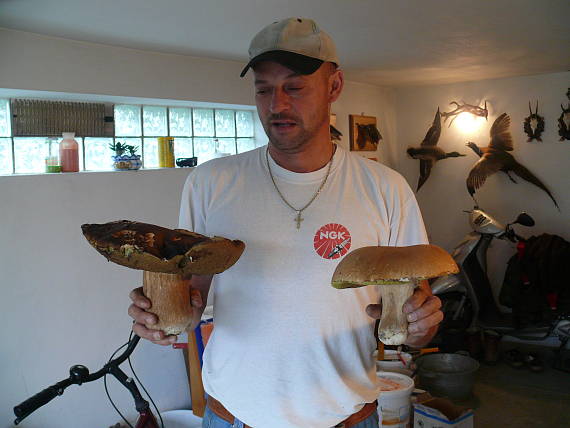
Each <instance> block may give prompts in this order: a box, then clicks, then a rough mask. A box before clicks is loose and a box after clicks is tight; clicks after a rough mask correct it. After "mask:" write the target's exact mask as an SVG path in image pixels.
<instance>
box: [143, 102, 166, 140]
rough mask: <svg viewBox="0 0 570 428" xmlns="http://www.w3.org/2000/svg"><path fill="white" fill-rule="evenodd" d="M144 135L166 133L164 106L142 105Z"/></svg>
mask: <svg viewBox="0 0 570 428" xmlns="http://www.w3.org/2000/svg"><path fill="white" fill-rule="evenodd" d="M143 129H144V135H158V136H162V135H168V127H167V126H166V107H151V106H144V107H143Z"/></svg>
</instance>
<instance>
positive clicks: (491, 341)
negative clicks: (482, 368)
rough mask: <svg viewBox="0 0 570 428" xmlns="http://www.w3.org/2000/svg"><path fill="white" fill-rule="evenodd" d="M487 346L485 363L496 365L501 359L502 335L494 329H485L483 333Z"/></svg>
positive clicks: (485, 346)
mask: <svg viewBox="0 0 570 428" xmlns="http://www.w3.org/2000/svg"><path fill="white" fill-rule="evenodd" d="M483 337H484V342H483V346H484V348H485V352H484V356H483V363H485V364H488V365H490V366H494V365H495V364H497V362H498V361H499V344H500V343H501V335H500V334H499V333H497V332H496V331H493V330H485V333H484V334H483Z"/></svg>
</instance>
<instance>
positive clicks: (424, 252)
mask: <svg viewBox="0 0 570 428" xmlns="http://www.w3.org/2000/svg"><path fill="white" fill-rule="evenodd" d="M458 271H459V269H458V267H457V265H456V264H455V261H454V260H453V258H452V257H451V256H450V255H449V254H448V253H447V252H446V251H445V250H443V249H442V248H440V247H438V246H435V245H411V246H408V247H382V246H378V247H362V248H358V249H356V250H354V251H352V252H350V253H349V254H347V255H346V257H345V258H344V259H343V260H341V262H340V263H339V264H338V265H337V267H336V270H335V272H334V274H333V277H332V281H331V284H332V286H333V287H335V288H355V287H363V286H366V285H376V286H378V287H380V298H381V302H382V317H381V319H380V324H379V326H378V339H380V341H381V342H382V343H384V344H386V345H401V344H402V343H404V342H405V341H406V338H407V336H408V321H407V319H406V316H405V314H404V313H403V310H402V309H403V306H404V303H405V302H406V300H407V299H408V298H409V297H410V296H411V295H412V294H413V292H414V288H415V287H416V286H417V285H418V282H419V281H421V280H424V279H429V278H435V277H438V276H442V275H448V274H451V273H457V272H458Z"/></svg>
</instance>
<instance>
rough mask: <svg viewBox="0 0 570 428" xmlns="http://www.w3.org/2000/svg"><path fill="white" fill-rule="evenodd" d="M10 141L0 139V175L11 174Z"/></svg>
mask: <svg viewBox="0 0 570 428" xmlns="http://www.w3.org/2000/svg"><path fill="white" fill-rule="evenodd" d="M13 165H14V162H13V160H12V139H11V138H0V174H12V173H13V172H14V171H13Z"/></svg>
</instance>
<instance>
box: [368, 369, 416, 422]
mask: <svg viewBox="0 0 570 428" xmlns="http://www.w3.org/2000/svg"><path fill="white" fill-rule="evenodd" d="M377 375H378V380H379V381H380V386H381V392H380V396H379V397H378V416H379V417H380V426H381V427H388V426H389V427H390V428H406V427H407V426H408V422H409V419H410V407H411V402H410V396H411V395H412V391H413V390H414V381H413V379H412V378H411V377H409V376H406V375H404V374H402V373H394V372H378V373H377Z"/></svg>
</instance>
